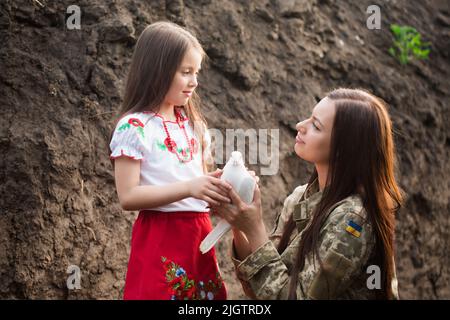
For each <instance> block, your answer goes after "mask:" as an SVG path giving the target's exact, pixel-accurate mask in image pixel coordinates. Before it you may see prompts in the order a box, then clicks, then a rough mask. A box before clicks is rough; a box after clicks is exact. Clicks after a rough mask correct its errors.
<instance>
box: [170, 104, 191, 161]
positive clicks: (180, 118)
mask: <svg viewBox="0 0 450 320" xmlns="http://www.w3.org/2000/svg"><path fill="white" fill-rule="evenodd" d="M175 118H176V121H177V124H178V127H180V128H181V129H182V130H183V134H184V137H185V138H186V142H187V145H188V146H189V148H188V149H189V157H186V156H185V155H184V154H183V151H184V150H183V151H182V155H181V156H180V153H179V152H178V150H177V144H176V143H175V141H174V140H172V138H171V137H170V133H169V130H168V129H167V126H166V121H165V120H164V119H163V127H164V131H165V132H166V137H167V138H166V139H165V140H164V144H165V145H166V147H167V149H168V150H169V151H170V152H172V153H175V155H176V156H177V158H178V160H179V161H180V162H183V163H186V162H189V161H191V160H192V152H193V149H194V148H193V145H192V143H191V141H190V140H189V138H188V135H187V132H186V128H185V126H184V122H183V121H184V117H183V115H181V113H180V112H179V111H178V110H176V109H175ZM180 122H181V124H180Z"/></svg>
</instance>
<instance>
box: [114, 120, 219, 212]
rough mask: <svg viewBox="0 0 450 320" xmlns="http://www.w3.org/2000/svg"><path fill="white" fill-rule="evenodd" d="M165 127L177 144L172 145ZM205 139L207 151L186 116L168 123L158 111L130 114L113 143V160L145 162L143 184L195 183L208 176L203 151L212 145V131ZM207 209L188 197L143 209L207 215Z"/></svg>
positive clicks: (115, 132)
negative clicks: (128, 158) (127, 158)
mask: <svg viewBox="0 0 450 320" xmlns="http://www.w3.org/2000/svg"><path fill="white" fill-rule="evenodd" d="M164 124H165V127H166V128H167V131H168V133H169V135H170V139H171V140H172V141H174V142H175V144H170V143H168V141H169V139H167V138H168V137H167V133H166V130H165V128H164ZM183 125H184V128H185V130H183ZM185 133H186V135H185ZM186 136H187V137H186ZM204 138H205V141H206V148H205V150H202V149H201V143H200V141H198V138H197V137H195V136H194V130H193V128H192V127H191V125H189V121H188V119H187V117H186V116H185V115H184V114H183V118H182V119H181V120H179V122H178V123H177V122H175V121H166V120H164V118H163V117H162V116H161V115H159V114H157V113H154V112H136V113H132V114H129V115H126V116H125V117H123V118H122V119H120V121H119V122H118V124H117V126H116V128H115V130H114V133H113V137H112V139H111V143H110V148H111V151H112V152H111V159H116V158H118V157H121V156H126V157H130V158H133V159H136V160H141V173H140V185H155V186H162V185H167V184H170V183H175V182H179V181H186V180H191V179H193V178H196V177H199V176H201V175H203V174H204V173H203V166H202V152H203V154H204V155H206V154H207V153H208V152H209V151H208V149H209V146H210V143H211V138H210V135H209V134H208V130H205V137H204ZM188 141H189V143H188ZM191 153H192V160H191ZM206 206H207V202H205V201H201V200H198V199H195V198H185V199H183V200H180V201H177V202H173V203H170V204H168V205H165V206H160V207H157V208H143V209H151V210H157V211H164V212H174V211H194V212H207V211H209V210H208V209H206Z"/></svg>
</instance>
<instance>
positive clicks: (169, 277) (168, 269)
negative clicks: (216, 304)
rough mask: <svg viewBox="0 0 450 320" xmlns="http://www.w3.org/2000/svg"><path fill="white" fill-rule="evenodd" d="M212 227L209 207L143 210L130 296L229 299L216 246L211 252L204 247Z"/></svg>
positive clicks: (127, 286)
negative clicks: (180, 210)
mask: <svg viewBox="0 0 450 320" xmlns="http://www.w3.org/2000/svg"><path fill="white" fill-rule="evenodd" d="M211 229H212V226H211V220H210V218H209V213H207V212H158V211H150V210H142V211H140V212H139V216H138V218H137V220H136V222H135V223H134V226H133V232H132V236H131V253H130V260H129V262H128V270H127V276H126V280H125V289H124V294H123V298H124V300H170V299H171V300H185V299H193V300H197V299H200V300H212V299H214V300H225V299H226V297H227V294H226V288H225V284H224V282H223V280H222V278H221V276H220V274H219V268H218V265H217V259H216V255H215V251H214V248H213V249H211V250H210V251H209V252H207V253H205V254H202V253H201V252H200V249H199V246H200V242H202V240H203V239H204V238H205V237H206V235H207V234H208V233H209V232H210V231H211Z"/></svg>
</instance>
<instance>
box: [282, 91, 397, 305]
mask: <svg viewBox="0 0 450 320" xmlns="http://www.w3.org/2000/svg"><path fill="white" fill-rule="evenodd" d="M327 97H328V98H329V99H330V100H331V101H332V102H333V103H334V105H335V107H336V113H335V119H334V123H333V129H332V133H331V146H330V158H329V159H330V160H329V169H328V175H327V181H326V187H325V188H324V190H323V194H322V198H321V200H320V202H319V204H318V205H317V207H316V208H315V210H314V212H313V213H312V221H311V224H310V226H309V227H308V228H307V229H306V230H305V231H304V233H303V236H302V239H301V242H300V245H299V248H298V253H297V257H296V260H295V262H294V265H293V267H292V270H291V280H290V287H289V299H296V287H297V279H298V276H297V275H298V273H299V272H300V271H302V270H303V267H304V265H305V259H306V256H307V255H308V254H309V253H311V252H312V254H313V255H315V256H316V257H318V259H319V262H320V264H321V266H322V262H321V259H320V256H319V254H318V242H319V232H320V229H321V227H322V225H323V223H324V222H325V219H326V217H327V211H328V210H329V209H330V208H331V207H332V206H333V205H334V204H335V203H337V202H339V201H341V200H343V199H345V198H347V197H348V196H350V195H354V194H358V195H359V196H360V197H361V199H362V200H363V205H364V208H365V209H366V211H367V213H368V218H369V221H370V222H371V223H372V226H373V227H374V231H375V236H376V246H375V250H376V252H375V254H376V259H377V261H378V262H379V263H380V266H381V272H382V290H381V294H380V296H379V297H380V298H385V299H390V298H392V297H393V292H392V283H391V282H392V279H393V276H394V274H395V270H394V233H395V213H396V212H397V210H398V209H399V208H400V205H401V202H402V195H401V191H400V189H399V187H398V185H397V183H396V181H395V174H394V171H395V161H396V159H395V150H394V141H393V137H392V124H391V120H390V118H389V115H388V112H387V105H386V104H385V103H384V101H383V100H381V99H379V98H377V97H376V96H374V95H372V94H370V93H368V92H366V91H363V90H358V89H336V90H334V91H332V92H330V93H329V94H328V95H327ZM316 178H317V171H316V170H314V172H313V174H312V176H311V178H310V180H309V185H310V184H311V183H312V182H313V181H314V180H315V179H316ZM294 229H295V221H294V220H293V217H292V216H291V217H290V219H289V220H288V222H287V223H286V225H285V228H284V230H283V235H282V237H281V240H280V243H279V246H278V251H279V252H280V253H281V252H283V251H284V250H285V249H286V247H287V245H288V242H289V239H290V235H291V234H292V232H293V230H294Z"/></svg>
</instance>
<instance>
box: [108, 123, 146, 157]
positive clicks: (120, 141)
mask: <svg viewBox="0 0 450 320" xmlns="http://www.w3.org/2000/svg"><path fill="white" fill-rule="evenodd" d="M144 127H145V125H144V123H143V122H142V121H141V119H139V118H138V117H136V116H133V115H130V116H126V117H123V118H122V119H120V121H119V122H118V124H117V126H116V128H115V130H114V133H113V136H112V139H111V143H110V144H109V147H110V149H111V156H110V158H111V159H116V158H119V157H122V156H125V157H129V158H132V159H134V160H141V159H143V158H144V138H145V131H144Z"/></svg>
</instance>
